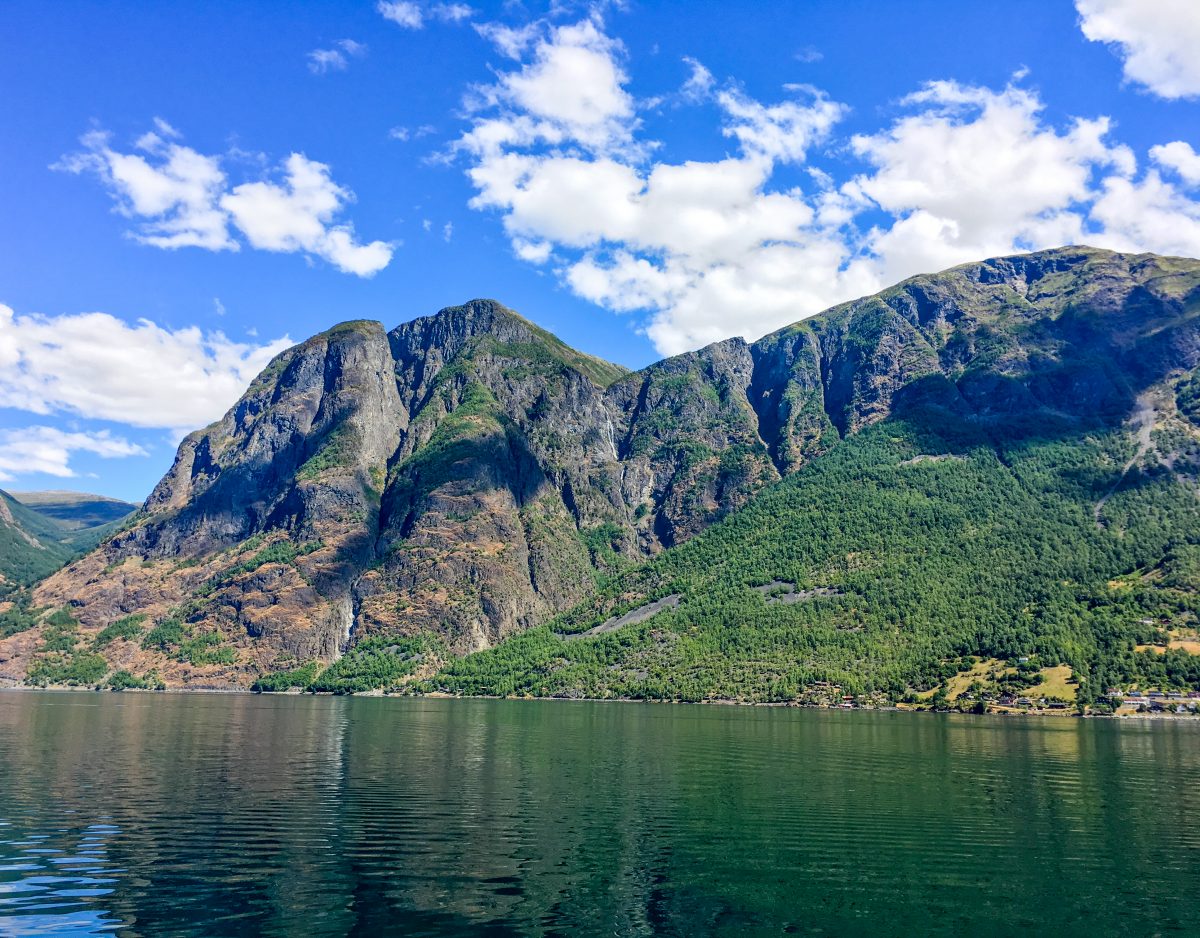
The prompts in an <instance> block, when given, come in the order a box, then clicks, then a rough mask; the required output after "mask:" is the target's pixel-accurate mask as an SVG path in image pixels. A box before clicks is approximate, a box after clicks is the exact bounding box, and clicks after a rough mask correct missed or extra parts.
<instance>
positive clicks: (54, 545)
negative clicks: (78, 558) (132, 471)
mask: <svg viewBox="0 0 1200 938" xmlns="http://www.w3.org/2000/svg"><path fill="white" fill-rule="evenodd" d="M72 496H73V497H72ZM0 498H3V499H4V504H5V506H6V507H7V509H8V513H9V514H11V516H12V518H13V521H14V522H15V524H16V526H17V528H19V529H20V531H23V532H24V533H25V534H28V535H30V536H31V537H32V538H33V539H34V540H35V541H36V542H37V543H36V544H31V543H30V541H29V540H28V539H27V538H25V537H22V536H21V534H20V533H19V531H18V530H17V528H14V527H12V526H10V525H8V524H7V523H5V522H4V521H3V519H0V577H3V579H4V580H5V581H6V582H8V583H9V584H17V585H24V584H29V583H33V582H35V581H37V580H40V579H41V578H42V577H45V576H49V575H50V574H51V573H53V572H54V571H55V570H57V569H58V568H59V567H61V566H62V565H63V564H65V563H66V562H67V561H68V560H70V559H71V558H72V557H73V556H74V555H75V554H78V553H82V552H83V551H87V550H91V548H93V547H95V546H96V545H97V544H98V543H99V542H100V541H101V540H103V539H104V538H105V537H107V536H108V535H109V534H112V533H113V532H114V531H116V530H117V529H118V528H119V527H120V525H121V524H122V522H123V521H124V519H125V517H126V516H127V515H128V514H129V512H130V511H131V510H132V509H133V507H134V506H131V505H127V504H126V503H125V502H117V501H115V500H111V499H104V498H100V497H98V496H91V495H76V494H75V493H63V492H33V493H22V497H21V499H19V500H18V499H17V498H15V497H14V496H12V495H9V494H8V493H7V492H0ZM46 509H49V510H46ZM101 518H106V520H104V521H102V522H100V523H96V522H97V521H99V519H101Z"/></svg>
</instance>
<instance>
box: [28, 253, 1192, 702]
mask: <svg viewBox="0 0 1200 938" xmlns="http://www.w3.org/2000/svg"><path fill="white" fill-rule="evenodd" d="M1198 285H1200V263H1198V262H1194V261H1184V260H1178V259H1168V258H1158V257H1153V256H1149V255H1140V256H1125V255H1117V254H1112V253H1108V252H1102V251H1095V250H1090V249H1084V248H1070V249H1061V250H1057V251H1049V252H1042V253H1040V254H1034V255H1027V256H1019V257H1010V258H1001V259H995V260H989V261H985V262H982V263H977V264H970V265H966V266H963V267H959V268H955V269H954V270H951V271H948V272H945V273H943V274H938V275H934V276H922V277H917V278H914V279H912V280H909V281H906V282H905V283H903V284H900V285H898V286H897V287H894V288H892V289H889V290H886V291H884V292H883V293H880V294H878V295H876V296H873V297H868V298H865V299H862V300H857V301H855V302H852V303H848V304H844V305H842V306H839V307H836V308H835V309H832V310H830V311H828V312H827V313H824V314H822V315H820V316H816V317H813V318H812V319H808V320H805V321H803V322H800V323H798V324H796V325H794V326H790V327H788V328H786V329H783V330H781V331H779V332H777V333H774V334H772V335H770V336H767V337H765V338H764V339H762V340H760V341H758V342H756V343H754V344H747V343H746V342H744V341H743V340H741V339H731V340H728V341H725V342H719V343H716V344H714V345H711V346H708V347H707V348H704V349H701V350H699V351H696V352H691V353H688V354H685V355H680V356H676V357H674V358H671V359H667V360H665V361H662V362H659V363H658V364H655V365H653V366H651V367H649V368H646V369H644V370H642V371H640V372H636V373H628V372H626V371H625V370H624V369H622V368H620V367H618V366H616V365H612V364H609V363H607V362H603V361H600V360H598V359H594V358H591V357H589V356H586V355H583V354H581V353H579V352H576V351H574V350H572V349H570V348H568V347H567V346H565V345H564V344H563V343H562V342H560V341H559V340H557V339H556V338H554V337H553V336H551V335H550V334H548V333H546V332H545V331H543V330H541V329H539V328H537V327H536V326H534V325H533V324H532V323H529V322H527V321H526V320H524V319H522V318H521V317H519V316H517V315H516V314H515V313H512V312H511V311H509V310H507V309H505V308H504V307H502V306H501V305H500V304H498V303H495V302H493V301H489V300H475V301H472V302H470V303H467V304H465V305H463V306H458V307H451V308H448V309H444V310H442V311H441V312H439V313H437V314H436V315H434V316H430V317H426V318H422V319H417V320H414V321H412V322H409V323H406V324H404V325H402V326H400V327H398V328H396V329H394V330H392V331H391V332H385V331H384V328H383V327H382V326H381V325H380V324H378V323H374V322H349V323H344V324H342V325H339V326H336V327H334V328H333V329H330V330H329V331H328V332H325V333H322V334H321V335H318V336H315V337H313V338H312V339H309V340H308V341H307V342H304V343H302V344H300V345H298V346H296V347H294V348H292V349H290V350H288V351H286V352H284V353H282V354H281V355H280V356H279V357H278V358H276V359H275V361H273V362H272V363H271V365H270V366H269V367H268V368H267V369H266V370H265V371H264V372H263V373H262V374H261V375H260V376H259V377H258V378H257V379H256V380H255V381H254V383H253V384H252V385H251V387H250V388H249V389H248V390H247V392H246V394H245V395H244V396H243V398H242V399H241V400H240V401H239V402H238V404H237V405H236V406H235V407H234V408H233V409H232V410H231V411H230V412H229V413H228V414H226V415H225V416H224V417H223V418H222V419H221V420H220V421H219V422H217V423H215V424H213V425H212V426H210V427H207V428H205V429H203V430H200V431H197V432H196V433H193V434H192V435H190V436H189V437H187V438H186V439H185V440H184V441H183V443H182V444H181V445H180V447H179V452H178V455H177V456H176V460H175V464H174V465H173V467H172V468H171V470H170V471H169V472H168V473H167V475H166V476H165V477H164V478H163V480H162V481H161V482H160V483H159V485H158V486H157V487H156V488H155V490H154V492H153V493H152V494H151V495H150V497H149V498H148V499H147V501H146V503H145V505H144V506H143V508H142V510H141V512H140V513H139V515H137V516H136V518H135V520H134V521H133V523H132V524H128V525H127V526H126V528H125V529H124V530H122V531H121V532H120V533H118V534H117V535H115V536H114V537H112V538H111V539H110V540H108V541H107V542H106V543H104V544H102V545H101V546H100V547H99V548H98V549H97V550H95V551H93V552H92V553H90V554H89V555H87V556H85V557H83V558H82V559H80V560H78V561H76V562H74V563H72V564H70V565H69V566H68V567H66V568H65V569H63V570H61V571H60V572H59V573H57V574H55V575H54V576H52V577H50V578H49V579H48V580H46V581H45V582H43V583H42V584H41V585H40V586H39V587H38V589H37V592H36V595H35V597H34V598H35V601H36V604H37V606H39V607H45V608H60V607H68V608H69V609H70V611H71V614H72V615H73V616H74V617H76V618H78V620H79V622H80V623H81V627H82V629H83V630H84V631H85V632H87V631H88V630H98V629H101V628H103V627H104V626H106V625H109V624H111V623H113V622H114V621H116V620H119V619H121V618H122V617H127V616H130V615H135V616H144V617H145V619H144V622H145V623H146V628H149V627H150V626H152V625H154V624H155V623H159V624H161V623H164V622H166V623H168V624H171V626H172V628H173V629H174V628H175V626H178V628H177V629H175V631H173V632H170V635H168V636H167V638H166V639H165V640H164V641H163V642H162V643H161V644H160V645H159V646H155V645H154V643H153V641H151V642H150V644H149V646H148V647H150V648H151V649H152V650H153V649H154V648H156V647H157V648H158V651H160V652H161V655H159V657H158V658H156V659H155V664H156V667H157V668H158V670H159V673H160V674H161V675H162V676H163V677H164V679H165V680H166V681H167V682H168V683H172V682H179V683H193V684H212V685H215V686H229V685H245V684H248V683H249V682H251V681H252V680H253V679H254V677H255V676H256V675H258V674H260V673H263V672H266V671H270V670H277V669H280V668H286V667H291V666H294V664H295V663H296V662H302V661H305V660H309V659H313V658H319V659H323V660H330V659H333V658H336V657H337V656H338V655H339V654H341V653H342V652H344V651H345V650H346V649H347V648H348V647H351V646H353V645H354V644H356V643H358V642H360V641H362V640H363V639H365V638H369V637H377V636H414V635H421V634H432V635H435V636H437V637H438V640H439V641H440V642H441V643H442V646H443V647H444V650H445V652H446V653H448V654H462V653H466V652H470V651H473V650H476V649H480V648H484V647H488V646H491V645H494V644H496V643H497V642H498V641H500V640H502V639H504V638H505V637H507V636H510V635H512V634H514V633H515V632H518V631H520V630H522V629H525V628H527V627H529V626H530V625H533V624H535V623H539V622H543V621H545V620H547V619H548V618H550V617H551V616H553V615H554V614H555V613H557V612H559V611H561V610H564V609H566V608H568V607H569V606H571V605H573V604H575V603H576V602H578V601H579V600H580V599H581V598H582V597H584V596H586V595H588V594H589V593H590V592H591V591H592V590H593V589H594V588H595V584H596V582H597V579H598V578H602V577H604V576H605V575H607V574H610V573H613V572H615V571H617V570H619V569H621V568H622V567H623V566H625V565H628V564H629V563H630V562H633V561H636V560H638V559H640V558H643V557H646V556H648V555H651V554H653V553H656V552H658V551H661V550H663V549H665V548H670V547H672V546H674V545H676V544H678V543H680V542H682V541H684V540H686V539H688V538H689V537H691V536H693V535H694V534H696V533H697V532H699V531H700V530H702V529H703V528H705V527H706V526H707V525H709V524H711V523H713V522H714V521H715V520H717V519H719V518H721V517H723V516H724V515H725V514H727V513H729V512H731V511H734V510H736V509H737V508H739V507H740V506H742V505H744V504H745V503H746V502H747V501H748V500H749V499H751V498H752V497H753V496H754V494H755V493H756V492H757V491H759V490H760V489H761V488H762V487H763V486H765V485H767V484H769V483H771V482H772V481H775V480H777V479H779V478H780V477H781V476H783V475H787V474H790V473H792V472H794V471H795V470H796V469H797V468H799V467H800V466H802V465H804V464H805V463H807V462H808V461H811V460H813V459H816V458H819V457H820V456H821V455H822V454H823V453H825V452H827V451H828V450H829V449H830V448H831V447H834V446H836V445H837V444H838V443H839V441H840V440H841V439H842V438H844V437H845V436H847V435H849V434H853V433H855V432H856V431H857V430H859V429H861V428H863V427H865V426H867V425H869V424H871V423H874V422H876V421H878V420H880V419H882V418H883V417H885V416H887V415H889V414H891V413H894V412H896V411H898V410H902V409H903V408H905V407H908V406H912V405H915V404H920V405H922V406H925V405H929V404H931V403H932V404H935V405H937V406H942V407H945V408H950V409H952V410H954V411H956V412H959V413H961V414H962V416H963V419H971V420H984V421H986V420H988V419H992V418H994V417H997V416H1005V417H1011V416H1012V415H1013V414H1022V415H1027V416H1028V418H1029V419H1031V420H1043V419H1046V420H1051V419H1053V420H1072V419H1077V418H1079V417H1082V416H1087V417H1089V418H1091V417H1094V416H1096V415H1097V414H1099V415H1110V416H1111V417H1112V419H1113V420H1117V421H1119V420H1120V419H1122V418H1123V417H1124V416H1126V415H1127V414H1128V413H1129V410H1130V408H1131V407H1132V403H1133V400H1134V398H1135V397H1136V395H1137V393H1138V392H1139V390H1140V389H1141V388H1144V387H1146V386H1148V385H1149V384H1152V383H1153V382H1155V381H1157V380H1161V378H1162V377H1163V376H1164V375H1166V374H1167V373H1168V372H1171V371H1172V370H1175V371H1178V370H1186V369H1191V368H1194V367H1195V366H1196V364H1197V363H1198V362H1200V328H1198V327H1197V326H1196V324H1195V322H1196V320H1195V317H1194V315H1193V314H1194V313H1195V312H1196V311H1197V310H1198V309H1200V299H1198V298H1200V292H1198ZM168 631H170V630H168ZM172 636H173V637H172ZM199 639H203V640H204V642H205V643H206V644H205V645H204V647H206V648H211V647H228V648H230V649H232V650H231V651H230V652H229V653H227V654H222V655H221V656H219V657H220V658H221V660H220V661H213V660H210V659H212V658H213V655H212V654H207V655H196V654H191V653H190V652H189V651H188V649H189V648H190V647H192V646H191V645H189V644H188V643H189V642H192V643H194V642H195V641H197V640H199ZM133 640H134V639H132V638H130V639H128V640H125V639H122V640H121V641H119V642H117V643H116V646H115V647H116V648H117V649H119V648H120V647H122V642H124V641H130V642H132V641H133ZM138 641H140V642H142V643H143V645H145V641H146V640H145V639H144V638H143V639H138ZM19 665H20V662H19V661H18V662H16V663H13V664H11V665H10V671H11V670H13V669H15V668H19ZM14 673H15V671H14Z"/></svg>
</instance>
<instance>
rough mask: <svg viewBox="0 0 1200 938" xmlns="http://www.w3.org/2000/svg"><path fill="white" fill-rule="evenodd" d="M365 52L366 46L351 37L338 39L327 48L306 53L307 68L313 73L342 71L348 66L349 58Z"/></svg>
mask: <svg viewBox="0 0 1200 938" xmlns="http://www.w3.org/2000/svg"><path fill="white" fill-rule="evenodd" d="M366 54H367V47H366V46H365V45H364V44H363V43H361V42H355V41H354V40H353V39H339V40H338V41H337V42H335V43H334V44H333V46H332V47H331V48H329V49H313V50H312V52H310V53H308V70H309V71H310V72H312V73H313V74H314V75H324V74H325V73H326V72H344V71H345V70H346V69H347V68H349V67H350V59H352V58H354V59H356V58H361V57H362V56H364V55H366Z"/></svg>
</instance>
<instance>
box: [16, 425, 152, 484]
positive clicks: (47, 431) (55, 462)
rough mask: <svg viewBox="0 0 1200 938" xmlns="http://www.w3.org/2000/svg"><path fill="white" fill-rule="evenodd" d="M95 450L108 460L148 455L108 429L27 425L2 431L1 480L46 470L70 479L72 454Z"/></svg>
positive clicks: (46, 472)
mask: <svg viewBox="0 0 1200 938" xmlns="http://www.w3.org/2000/svg"><path fill="white" fill-rule="evenodd" d="M81 452H82V453H94V454H95V455H97V456H100V457H102V458H104V459H119V458H122V457H126V456H145V455H146V451H145V450H144V449H143V448H142V447H140V446H138V445H137V444H135V443H130V442H129V441H128V440H125V439H122V438H121V437H117V436H112V435H111V434H110V433H109V432H108V431H107V430H101V431H99V432H96V433H68V432H66V431H63V430H59V429H56V428H54V427H23V428H21V429H16V430H0V482H10V481H12V480H13V479H14V478H16V477H17V476H18V475H28V474H32V473H35V472H36V473H45V474H46V475H52V476H58V477H59V478H70V477H72V476H74V475H75V471H74V470H73V469H72V468H71V465H70V463H71V454H72V453H81Z"/></svg>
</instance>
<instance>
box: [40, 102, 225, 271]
mask: <svg viewBox="0 0 1200 938" xmlns="http://www.w3.org/2000/svg"><path fill="white" fill-rule="evenodd" d="M168 128H170V125H168V124H166V122H165V121H164V122H159V123H158V130H159V133H155V132H153V131H152V132H150V133H147V134H143V135H142V136H141V137H140V138H139V139H138V141H137V144H136V146H135V149H137V150H141V151H142V153H120V152H118V151H116V150H114V149H113V148H112V147H111V146H110V145H109V142H110V136H109V134H107V133H105V132H103V131H99V130H96V131H91V132H90V133H87V134H84V136H83V137H82V138H81V140H80V142H81V143H82V144H83V150H82V151H80V152H78V153H73V154H70V155H68V156H65V157H63V159H62V160H61V161H59V162H58V163H56V164H55V166H54V168H56V169H61V170H64V171H66V172H70V173H76V174H79V173H93V174H95V175H96V176H97V177H98V178H99V179H100V180H101V181H102V182H103V183H104V184H105V186H106V187H107V188H108V190H109V192H110V193H111V194H112V196H113V198H114V199H116V201H117V211H118V212H120V213H121V214H122V215H124V216H125V217H126V218H133V219H142V220H143V221H142V222H141V224H140V225H139V226H138V228H137V229H136V230H135V231H134V233H133V237H134V238H136V239H137V240H138V241H140V242H141V243H142V244H149V245H153V246H154V247H159V248H181V247H198V248H205V249H206V250H209V251H225V250H230V251H236V250H237V249H238V243H237V242H236V241H234V240H233V238H231V237H230V235H229V227H228V219H227V218H226V217H225V214H224V213H223V212H222V211H221V210H220V209H219V208H218V207H217V205H216V202H217V199H218V198H219V197H220V194H221V192H222V191H223V190H224V188H225V184H226V178H225V173H224V172H222V170H221V161H220V158H219V157H215V156H205V155H203V154H201V153H197V152H196V151H195V150H193V149H191V148H190V147H185V146H182V145H181V144H179V143H175V142H173V141H171V140H166V139H164V136H163V135H160V134H162V132H163V131H164V130H165V129H168ZM170 129H171V131H172V132H171V134H169V135H166V136H175V133H174V130H173V128H170ZM143 154H144V155H143ZM151 161H153V162H151Z"/></svg>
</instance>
